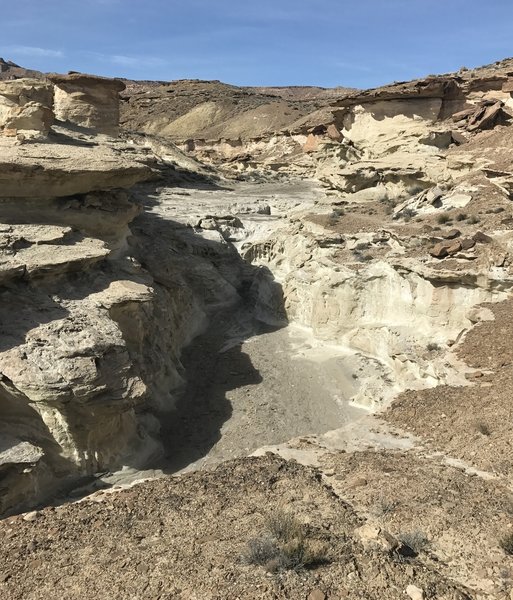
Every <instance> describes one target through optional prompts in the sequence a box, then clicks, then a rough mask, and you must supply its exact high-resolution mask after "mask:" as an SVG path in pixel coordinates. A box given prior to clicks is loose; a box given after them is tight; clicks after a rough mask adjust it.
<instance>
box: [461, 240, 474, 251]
mask: <svg viewBox="0 0 513 600" xmlns="http://www.w3.org/2000/svg"><path fill="white" fill-rule="evenodd" d="M460 244H461V249H462V250H470V249H471V248H473V247H474V246H475V245H476V242H475V240H473V239H472V238H463V239H461V240H460Z"/></svg>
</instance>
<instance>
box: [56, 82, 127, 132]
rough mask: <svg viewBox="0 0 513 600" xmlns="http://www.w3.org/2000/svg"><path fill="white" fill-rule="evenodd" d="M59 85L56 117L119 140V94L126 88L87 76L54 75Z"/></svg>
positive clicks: (119, 84)
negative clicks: (116, 137) (117, 137)
mask: <svg viewBox="0 0 513 600" xmlns="http://www.w3.org/2000/svg"><path fill="white" fill-rule="evenodd" d="M48 79H49V80H50V81H52V82H53V83H54V84H55V100H54V102H55V116H56V117H57V119H59V120H61V121H64V122H69V123H73V124H75V125H80V126H81V127H85V128H86V129H91V130H93V131H96V132H98V133H105V134H108V135H113V136H117V135H118V132H119V92H121V91H123V90H124V89H125V84H124V83H123V82H122V81H120V80H119V79H108V78H106V77H98V76H95V75H86V74H84V73H69V74H68V75H57V74H51V75H49V76H48Z"/></svg>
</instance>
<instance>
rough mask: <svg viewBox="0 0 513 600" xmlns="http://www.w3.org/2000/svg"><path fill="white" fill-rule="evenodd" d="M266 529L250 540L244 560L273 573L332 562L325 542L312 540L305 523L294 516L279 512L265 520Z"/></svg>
mask: <svg viewBox="0 0 513 600" xmlns="http://www.w3.org/2000/svg"><path fill="white" fill-rule="evenodd" d="M265 527H266V532H265V533H264V534H263V535H262V536H260V537H258V538H253V539H251V540H249V542H248V544H247V547H246V551H245V553H244V554H243V557H242V558H243V560H244V562H246V563H247V564H251V565H257V566H261V567H264V568H265V569H266V571H268V572H270V573H276V572H278V571H283V570H289V571H290V570H292V571H298V570H301V569H309V568H313V567H315V566H317V565H319V564H323V563H326V562H328V552H327V548H326V546H325V545H324V544H322V543H320V542H319V541H317V540H312V539H310V538H309V536H308V532H307V530H306V528H305V526H304V525H303V524H302V523H300V522H299V521H298V520H297V519H296V518H295V517H294V515H292V514H291V513H287V512H285V511H278V512H277V513H275V514H273V515H270V516H269V517H268V518H267V520H266V523H265Z"/></svg>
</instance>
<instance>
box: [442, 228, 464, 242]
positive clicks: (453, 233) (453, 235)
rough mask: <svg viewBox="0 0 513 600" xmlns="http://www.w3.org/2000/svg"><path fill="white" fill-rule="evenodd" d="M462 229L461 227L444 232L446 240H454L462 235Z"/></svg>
mask: <svg viewBox="0 0 513 600" xmlns="http://www.w3.org/2000/svg"><path fill="white" fill-rule="evenodd" d="M460 235H461V231H460V230H459V229H451V230H450V231H448V232H447V233H445V234H444V236H443V237H444V239H445V240H454V239H455V238H457V237H460Z"/></svg>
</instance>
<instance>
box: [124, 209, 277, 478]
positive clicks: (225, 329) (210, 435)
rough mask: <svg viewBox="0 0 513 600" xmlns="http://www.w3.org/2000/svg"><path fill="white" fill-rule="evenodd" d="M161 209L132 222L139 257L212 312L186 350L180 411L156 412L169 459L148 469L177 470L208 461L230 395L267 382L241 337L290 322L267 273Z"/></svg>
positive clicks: (224, 419) (155, 273)
mask: <svg viewBox="0 0 513 600" xmlns="http://www.w3.org/2000/svg"><path fill="white" fill-rule="evenodd" d="M158 204H159V202H158V199H157V198H155V199H150V200H149V201H148V200H147V201H146V206H147V210H146V211H145V213H144V214H143V215H141V216H139V217H138V218H137V219H136V221H135V223H134V226H133V228H132V231H133V232H134V235H135V237H136V239H137V242H136V243H135V244H134V249H135V248H136V256H137V258H138V259H139V260H140V262H141V263H142V264H143V266H144V267H145V268H146V269H147V270H148V271H149V272H150V273H151V274H152V276H153V277H154V278H155V279H156V281H158V282H159V283H162V284H163V285H165V286H176V285H177V284H178V286H182V287H183V286H185V287H186V288H187V289H189V290H192V292H193V294H194V297H195V298H196V299H197V300H198V299H199V302H200V305H201V306H202V308H203V310H204V311H205V313H207V314H208V315H209V324H208V327H207V329H206V330H205V331H204V332H203V333H202V334H201V335H199V336H197V337H195V338H194V339H193V340H192V342H191V343H190V344H189V345H188V346H187V347H185V348H184V349H183V351H182V355H181V362H182V364H183V367H184V370H185V379H186V385H185V389H184V391H183V393H182V394H180V396H179V398H178V400H177V404H176V407H175V409H174V410H173V411H171V412H167V413H161V414H160V415H159V420H160V421H161V425H162V430H161V441H162V444H163V446H164V452H165V457H164V459H163V460H162V462H161V463H160V464H158V465H149V467H150V468H155V467H157V468H160V469H162V470H163V471H164V472H166V473H174V472H176V471H179V470H181V469H183V468H185V467H187V466H188V465H190V464H192V463H194V462H196V461H198V460H200V459H202V458H204V457H205V456H206V455H207V454H208V453H209V451H210V450H211V449H212V448H213V447H214V446H215V445H216V443H217V442H218V441H219V440H220V439H221V437H222V428H223V425H224V424H225V423H226V422H227V421H228V420H229V419H230V417H231V416H232V405H231V403H230V400H229V399H228V397H227V393H228V392H229V391H230V390H234V389H237V388H243V387H245V386H251V385H258V384H260V383H262V376H261V374H260V373H259V371H258V370H257V369H255V367H254V366H253V364H252V363H251V359H250V358H249V356H248V355H247V354H246V353H244V352H243V351H242V349H241V348H242V344H243V342H244V340H246V339H248V338H249V337H251V336H255V335H261V334H264V333H269V332H270V331H275V330H277V329H280V328H282V327H284V326H286V325H287V318H286V313H285V308H284V300H283V291H282V289H281V286H280V285H279V284H278V283H277V282H276V281H275V280H274V278H273V276H272V273H271V272H270V271H269V270H268V269H267V268H264V267H257V266H254V265H252V264H250V263H248V262H246V261H245V260H244V259H243V258H242V257H241V256H240V255H239V254H238V252H237V251H236V250H235V248H234V247H233V246H231V244H227V243H226V242H224V241H222V240H221V239H220V240H219V241H216V240H215V239H212V237H211V236H207V237H205V236H202V235H199V232H198V230H195V229H194V228H192V227H187V226H185V225H184V224H183V223H179V222H177V221H174V220H172V219H168V218H164V217H163V216H162V215H161V214H159V211H158V210H152V208H153V207H156V206H157V205H158ZM209 233H210V232H209ZM202 274H203V275H202ZM227 290H228V291H229V290H231V292H229V294H228V296H227V297H225V299H224V300H222V295H224V294H225V293H226V291H227ZM220 294H221V297H220ZM230 294H231V295H230ZM226 298H230V300H229V301H228V302H226ZM220 299H221V302H220ZM223 304H224V307H220V306H222V305H223ZM268 323H271V324H268Z"/></svg>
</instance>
